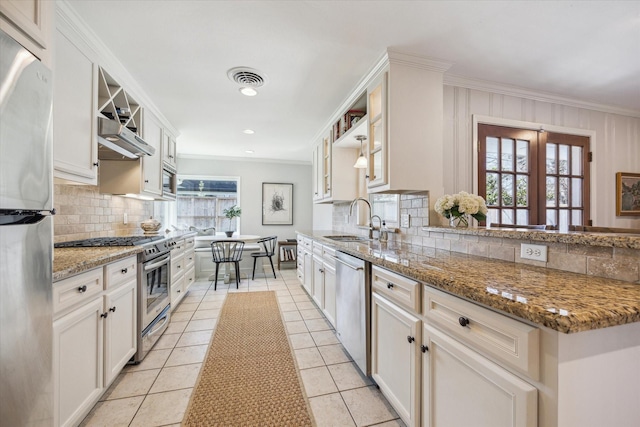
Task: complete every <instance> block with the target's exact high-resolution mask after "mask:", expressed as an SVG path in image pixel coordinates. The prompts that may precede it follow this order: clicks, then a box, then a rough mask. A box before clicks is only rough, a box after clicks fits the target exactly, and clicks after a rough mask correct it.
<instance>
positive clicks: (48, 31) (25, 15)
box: [0, 0, 55, 68]
mask: <svg viewBox="0 0 640 427" xmlns="http://www.w3.org/2000/svg"><path fill="white" fill-rule="evenodd" d="M54 19H55V3H54V2H52V1H49V0H2V1H1V2H0V29H1V30H3V31H4V32H6V33H7V34H9V35H10V36H11V37H13V38H14V39H15V40H17V41H18V43H20V44H21V45H22V46H24V47H25V48H26V49H27V50H29V51H30V52H31V53H32V54H34V55H35V56H36V57H38V59H40V61H42V62H43V63H44V64H45V65H47V66H48V67H49V68H52V61H53V58H52V54H51V52H52V50H53V49H52V45H53V23H54Z"/></svg>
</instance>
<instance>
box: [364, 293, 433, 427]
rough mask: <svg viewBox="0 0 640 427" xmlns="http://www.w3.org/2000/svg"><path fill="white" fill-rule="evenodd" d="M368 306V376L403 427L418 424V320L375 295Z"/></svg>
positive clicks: (419, 330) (419, 332)
mask: <svg viewBox="0 0 640 427" xmlns="http://www.w3.org/2000/svg"><path fill="white" fill-rule="evenodd" d="M371 301H372V304H371V376H372V377H373V379H374V380H375V382H376V383H377V384H378V386H379V387H380V390H381V391H382V393H383V394H384V395H385V396H386V398H387V399H388V400H389V403H391V405H392V406H393V407H394V408H395V410H396V412H398V415H400V418H402V420H403V421H404V422H405V424H407V426H418V425H419V424H420V342H421V339H420V334H421V324H422V322H421V321H420V319H419V318H418V317H416V316H414V315H412V314H411V313H409V312H408V311H406V310H403V309H402V308H400V307H398V306H397V305H396V304H394V303H392V302H390V301H389V300H387V299H386V298H384V297H382V296H381V295H380V294H378V293H375V292H374V293H373V295H372V299H371Z"/></svg>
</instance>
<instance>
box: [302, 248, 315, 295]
mask: <svg viewBox="0 0 640 427" xmlns="http://www.w3.org/2000/svg"><path fill="white" fill-rule="evenodd" d="M302 255H303V258H304V262H303V266H304V274H303V279H304V282H303V284H302V285H303V286H304V288H305V290H306V291H307V293H308V294H309V296H312V295H313V254H312V253H311V252H309V251H307V250H306V249H303V251H302Z"/></svg>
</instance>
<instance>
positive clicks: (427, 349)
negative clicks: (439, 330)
mask: <svg viewBox="0 0 640 427" xmlns="http://www.w3.org/2000/svg"><path fill="white" fill-rule="evenodd" d="M420 351H422V352H423V353H426V352H427V351H429V347H428V346H426V345H421V346H420Z"/></svg>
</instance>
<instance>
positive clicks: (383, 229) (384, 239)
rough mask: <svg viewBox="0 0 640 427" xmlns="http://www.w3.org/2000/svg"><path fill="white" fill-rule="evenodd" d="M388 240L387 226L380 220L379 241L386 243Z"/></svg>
mask: <svg viewBox="0 0 640 427" xmlns="http://www.w3.org/2000/svg"><path fill="white" fill-rule="evenodd" d="M388 240H389V229H388V228H387V223H386V222H385V221H382V227H381V228H380V242H381V243H387V241H388Z"/></svg>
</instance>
